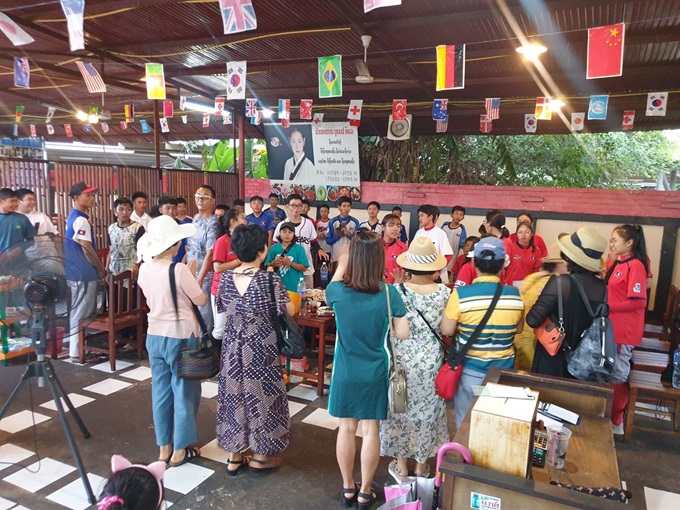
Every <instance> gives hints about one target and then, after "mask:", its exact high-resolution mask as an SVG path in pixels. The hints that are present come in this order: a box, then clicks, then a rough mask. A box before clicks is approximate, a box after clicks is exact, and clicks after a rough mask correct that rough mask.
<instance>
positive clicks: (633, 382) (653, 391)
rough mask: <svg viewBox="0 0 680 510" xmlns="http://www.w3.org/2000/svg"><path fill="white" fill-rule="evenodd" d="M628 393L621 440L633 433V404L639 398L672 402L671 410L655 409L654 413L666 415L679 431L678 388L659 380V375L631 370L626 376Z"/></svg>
mask: <svg viewBox="0 0 680 510" xmlns="http://www.w3.org/2000/svg"><path fill="white" fill-rule="evenodd" d="M628 384H629V385H630V395H629V397H628V412H627V413H626V426H625V434H624V436H623V441H624V442H627V441H628V440H629V439H630V437H631V436H632V435H633V423H634V419H635V404H636V403H637V401H638V399H639V398H651V399H654V400H657V399H658V400H662V401H664V402H665V401H671V402H673V403H674V406H675V407H674V410H673V411H670V410H668V411H663V410H655V411H653V412H654V413H655V414H659V415H662V416H668V417H670V418H671V421H672V423H673V430H675V431H676V432H680V390H678V389H675V388H673V386H671V385H670V384H669V383H666V382H661V375H660V374H654V373H651V372H641V371H639V370H633V371H632V372H631V373H630V376H629V377H628Z"/></svg>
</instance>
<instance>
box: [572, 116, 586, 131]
mask: <svg viewBox="0 0 680 510" xmlns="http://www.w3.org/2000/svg"><path fill="white" fill-rule="evenodd" d="M585 118H586V114H585V113H584V112H574V113H572V114H571V129H572V130H573V131H583V124H584V121H585Z"/></svg>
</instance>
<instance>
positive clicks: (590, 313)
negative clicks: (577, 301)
mask: <svg viewBox="0 0 680 510" xmlns="http://www.w3.org/2000/svg"><path fill="white" fill-rule="evenodd" d="M569 278H571V280H572V281H573V282H574V284H575V285H576V288H577V289H578V293H579V294H581V300H582V301H583V304H584V305H585V307H586V311H587V312H588V316H589V317H590V320H593V319H595V312H593V307H592V306H590V301H589V300H588V296H586V291H585V290H584V289H583V286H582V285H581V282H579V281H578V278H576V277H575V276H574V275H571V274H570V275H569ZM606 297H607V296H606V295H605V299H606Z"/></svg>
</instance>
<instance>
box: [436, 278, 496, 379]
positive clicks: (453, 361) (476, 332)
mask: <svg viewBox="0 0 680 510" xmlns="http://www.w3.org/2000/svg"><path fill="white" fill-rule="evenodd" d="M502 293H503V284H501V283H499V284H498V288H497V289H496V293H495V294H494V296H493V299H492V300H491V304H490V305H489V308H488V309H487V310H486V313H485V314H484V318H483V319H482V321H481V322H480V323H479V324H478V325H477V327H476V328H475V330H474V332H473V333H472V335H470V338H469V339H468V341H467V343H466V344H465V345H464V346H463V348H462V349H461V350H460V351H458V352H456V353H455V357H454V358H453V359H451V360H449V365H451V368H455V367H456V366H458V365H460V364H461V363H462V362H463V359H465V355H466V354H467V352H468V351H469V350H470V348H471V347H472V346H473V345H474V344H475V342H476V341H477V338H479V335H480V334H481V333H482V330H483V329H484V327H485V326H486V323H487V322H489V318H490V317H491V314H492V313H493V310H494V308H496V304H497V303H498V300H499V299H500V298H501V294H502Z"/></svg>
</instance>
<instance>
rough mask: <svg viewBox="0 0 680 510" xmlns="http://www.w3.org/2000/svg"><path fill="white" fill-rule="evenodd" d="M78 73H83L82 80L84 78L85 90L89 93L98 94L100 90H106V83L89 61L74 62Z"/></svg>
mask: <svg viewBox="0 0 680 510" xmlns="http://www.w3.org/2000/svg"><path fill="white" fill-rule="evenodd" d="M76 65H77V66H78V70H79V71H80V74H82V75H83V80H85V85H87V91H88V92H89V93H90V94H98V93H100V92H106V84H105V83H104V80H102V77H101V76H99V73H98V72H97V70H96V69H95V68H94V66H93V65H92V64H90V63H89V62H76Z"/></svg>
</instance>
